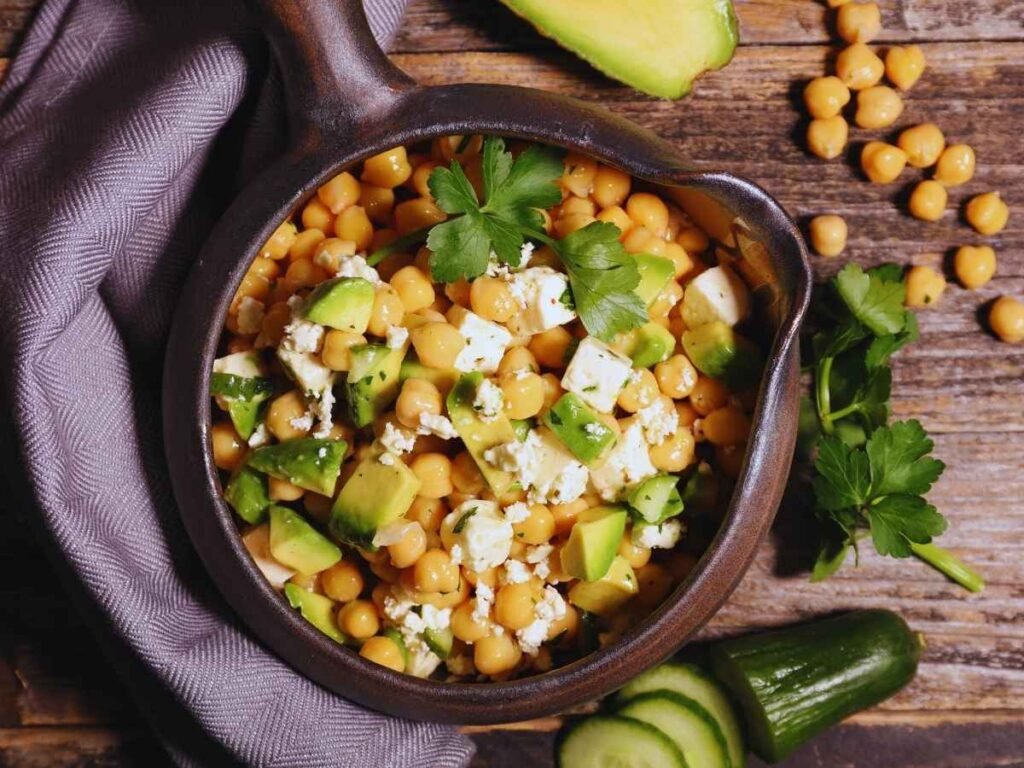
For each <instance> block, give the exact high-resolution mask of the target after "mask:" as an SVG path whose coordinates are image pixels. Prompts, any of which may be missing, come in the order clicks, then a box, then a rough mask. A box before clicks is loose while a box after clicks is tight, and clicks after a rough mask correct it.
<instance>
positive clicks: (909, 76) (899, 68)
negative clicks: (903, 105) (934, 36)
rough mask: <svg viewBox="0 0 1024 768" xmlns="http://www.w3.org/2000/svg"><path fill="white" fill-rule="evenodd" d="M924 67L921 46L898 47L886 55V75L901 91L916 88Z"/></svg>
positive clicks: (891, 49) (894, 47)
mask: <svg viewBox="0 0 1024 768" xmlns="http://www.w3.org/2000/svg"><path fill="white" fill-rule="evenodd" d="M924 66H925V64H924V51H922V50H921V46H919V45H896V46H893V47H892V48H890V49H889V52H888V53H887V54H886V55H885V75H886V77H888V78H889V82H890V83H892V84H893V85H895V86H896V87H897V88H899V89H900V90H901V91H907V90H910V89H911V88H913V87H914V83H916V82H917V81H918V80H919V79H920V78H921V75H922V74H923V73H924Z"/></svg>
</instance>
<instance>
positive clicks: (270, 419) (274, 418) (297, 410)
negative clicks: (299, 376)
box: [267, 389, 309, 442]
mask: <svg viewBox="0 0 1024 768" xmlns="http://www.w3.org/2000/svg"><path fill="white" fill-rule="evenodd" d="M305 414H306V399H305V398H304V397H303V396H302V393H301V392H299V390H297V389H293V390H291V391H290V392H285V393H284V394H283V395H280V396H279V397H276V398H274V399H273V400H272V401H271V402H270V407H269V408H268V409H267V429H269V430H270V434H272V435H273V436H274V437H276V438H277V439H278V440H280V441H282V442H284V441H285V440H294V439H295V438H297V437H305V436H306V435H308V434H309V429H300V428H299V427H296V426H295V425H294V424H293V423H292V422H293V421H294V420H296V419H299V418H301V417H302V416H304V415H305Z"/></svg>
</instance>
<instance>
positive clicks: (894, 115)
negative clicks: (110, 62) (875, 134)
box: [854, 85, 903, 128]
mask: <svg viewBox="0 0 1024 768" xmlns="http://www.w3.org/2000/svg"><path fill="white" fill-rule="evenodd" d="M902 114H903V99H902V98H900V95H899V94H898V93H896V91H894V90H893V89H892V88H890V87H889V86H887V85H873V86H871V87H870V88H865V89H864V90H863V91H861V92H860V93H858V94H857V114H856V115H855V116H854V121H855V122H856V123H857V125H859V126H860V127H861V128H888V127H889V126H890V125H892V124H893V123H895V122H896V121H897V120H899V117H900V115H902Z"/></svg>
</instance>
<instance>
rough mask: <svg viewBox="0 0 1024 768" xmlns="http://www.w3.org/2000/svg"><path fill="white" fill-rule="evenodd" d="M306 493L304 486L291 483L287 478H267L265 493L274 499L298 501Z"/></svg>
mask: <svg viewBox="0 0 1024 768" xmlns="http://www.w3.org/2000/svg"><path fill="white" fill-rule="evenodd" d="M305 493H306V489H305V488H299V486H297V485H292V484H291V483H289V482H288V481H287V480H280V479H278V478H276V477H268V478H267V495H268V496H269V497H270V498H271V499H272V500H274V501H298V500H299V499H301V498H302V497H303V496H304V495H305Z"/></svg>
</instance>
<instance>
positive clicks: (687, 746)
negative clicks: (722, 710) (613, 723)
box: [616, 691, 729, 768]
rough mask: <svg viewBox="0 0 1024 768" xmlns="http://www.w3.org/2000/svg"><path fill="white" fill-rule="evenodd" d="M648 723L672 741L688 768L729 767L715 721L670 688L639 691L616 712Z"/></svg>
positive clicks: (726, 750)
mask: <svg viewBox="0 0 1024 768" xmlns="http://www.w3.org/2000/svg"><path fill="white" fill-rule="evenodd" d="M616 714H618V715H621V716H623V717H632V718H635V719H636V720H642V721H643V722H645V723H650V724H651V725H653V726H654V727H655V728H657V729H658V730H660V731H662V732H663V733H664V734H665V735H666V736H668V737H669V738H670V739H672V741H674V742H675V743H676V746H677V747H679V750H680V751H681V752H682V753H683V757H684V758H685V759H686V764H687V765H688V766H689V767H690V768H729V748H728V747H727V746H726V744H725V736H723V735H722V729H721V728H719V727H718V723H717V722H716V721H715V718H713V717H712V716H711V715H710V714H709V713H708V711H707V710H706V709H704V707H702V706H701V705H700V704H698V703H697V702H696V701H694V700H693V699H691V698H689V697H687V696H683V695H681V694H678V693H673V692H672V691H651V692H649V693H641V694H638V695H637V696H634V697H633V698H632V699H630V700H629V701H627V702H626V703H625V704H624V705H623V706H622V707H621V708H620V709H619V710H618V712H617V713H616Z"/></svg>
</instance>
